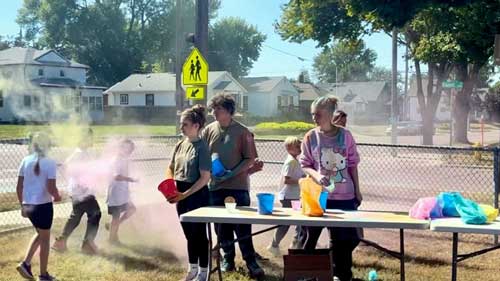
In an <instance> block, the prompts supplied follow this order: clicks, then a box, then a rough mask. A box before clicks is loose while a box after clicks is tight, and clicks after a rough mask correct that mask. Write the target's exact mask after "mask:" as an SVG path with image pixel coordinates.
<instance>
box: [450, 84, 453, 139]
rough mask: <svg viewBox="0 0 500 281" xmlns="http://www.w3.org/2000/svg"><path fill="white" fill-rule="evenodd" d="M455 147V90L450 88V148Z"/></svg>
mask: <svg viewBox="0 0 500 281" xmlns="http://www.w3.org/2000/svg"><path fill="white" fill-rule="evenodd" d="M452 145H453V88H450V146H452Z"/></svg>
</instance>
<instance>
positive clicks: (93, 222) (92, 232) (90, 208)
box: [83, 196, 101, 242]
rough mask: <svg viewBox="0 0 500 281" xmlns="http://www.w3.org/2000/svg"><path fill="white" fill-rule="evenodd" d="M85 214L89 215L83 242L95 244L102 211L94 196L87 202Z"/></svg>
mask: <svg viewBox="0 0 500 281" xmlns="http://www.w3.org/2000/svg"><path fill="white" fill-rule="evenodd" d="M85 212H86V213H87V230H86V231H85V236H84V238H83V241H87V242H93V241H94V240H95V237H96V236H97V231H98V229H99V221H100V220H101V209H100V208H99V203H97V200H96V199H95V197H93V196H92V197H90V198H89V199H88V200H87V203H86V206H85Z"/></svg>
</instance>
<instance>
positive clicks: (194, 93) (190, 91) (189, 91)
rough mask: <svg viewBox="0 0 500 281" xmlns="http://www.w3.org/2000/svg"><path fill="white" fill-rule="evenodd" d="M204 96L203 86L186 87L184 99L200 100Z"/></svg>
mask: <svg viewBox="0 0 500 281" xmlns="http://www.w3.org/2000/svg"><path fill="white" fill-rule="evenodd" d="M204 97H205V87H196V86H195V87H187V88H186V99H188V100H202V99H203V98H204Z"/></svg>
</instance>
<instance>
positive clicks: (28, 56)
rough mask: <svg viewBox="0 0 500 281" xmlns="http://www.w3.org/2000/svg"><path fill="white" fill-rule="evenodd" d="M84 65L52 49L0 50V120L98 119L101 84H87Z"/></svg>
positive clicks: (100, 112)
mask: <svg viewBox="0 0 500 281" xmlns="http://www.w3.org/2000/svg"><path fill="white" fill-rule="evenodd" d="M88 69H89V67H88V66H86V65H83V64H79V63H77V62H74V61H71V60H69V59H67V58H64V57H63V56H62V55H60V54H59V53H57V52H56V51H54V50H36V49H32V48H17V47H16V48H10V49H6V50H3V51H0V122H17V121H33V122H48V121H56V120H65V119H68V118H70V117H75V115H76V116H78V117H80V118H84V119H89V121H99V120H101V119H102V118H103V112H102V91H103V90H104V89H105V88H104V87H98V86H89V85H87V83H86V82H87V70H88Z"/></svg>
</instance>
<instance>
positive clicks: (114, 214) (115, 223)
mask: <svg viewBox="0 0 500 281" xmlns="http://www.w3.org/2000/svg"><path fill="white" fill-rule="evenodd" d="M110 215H111V224H110V227H109V241H110V242H118V241H119V240H118V229H119V227H120V211H119V210H117V209H114V210H113V211H110Z"/></svg>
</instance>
